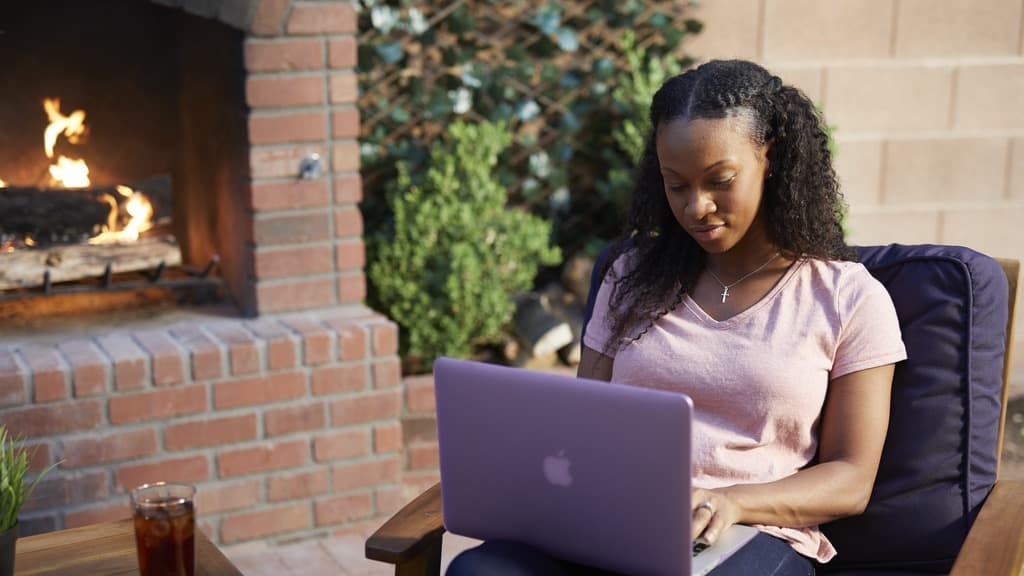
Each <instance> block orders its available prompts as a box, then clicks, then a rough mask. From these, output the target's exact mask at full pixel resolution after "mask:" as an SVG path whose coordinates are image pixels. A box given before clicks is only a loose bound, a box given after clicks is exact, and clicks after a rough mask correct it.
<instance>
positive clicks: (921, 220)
mask: <svg viewBox="0 0 1024 576" xmlns="http://www.w3.org/2000/svg"><path fill="white" fill-rule="evenodd" d="M939 217H940V214H939V211H938V210H936V209H931V208H924V209H922V208H898V209H892V208H877V207H876V208H858V209H851V210H850V213H849V214H848V215H847V217H846V230H847V238H846V240H847V242H849V243H851V244H862V245H873V244H890V243H892V242H899V243H902V244H927V243H935V242H938V240H939Z"/></svg>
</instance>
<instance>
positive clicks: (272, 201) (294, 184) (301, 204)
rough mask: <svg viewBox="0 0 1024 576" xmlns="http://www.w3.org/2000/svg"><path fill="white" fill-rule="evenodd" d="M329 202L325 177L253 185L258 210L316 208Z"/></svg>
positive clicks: (254, 207) (253, 199) (255, 207)
mask: <svg viewBox="0 0 1024 576" xmlns="http://www.w3.org/2000/svg"><path fill="white" fill-rule="evenodd" d="M335 186H337V185H335ZM329 202H330V195H329V194H328V191H327V180H324V179H323V178H320V179H316V180H296V179H291V180H288V181H285V182H256V183H254V184H253V185H252V205H253V206H252V207H253V210H255V211H257V212H270V211H274V210H294V209H299V208H316V207H319V206H326V205H327V204H328V203H329Z"/></svg>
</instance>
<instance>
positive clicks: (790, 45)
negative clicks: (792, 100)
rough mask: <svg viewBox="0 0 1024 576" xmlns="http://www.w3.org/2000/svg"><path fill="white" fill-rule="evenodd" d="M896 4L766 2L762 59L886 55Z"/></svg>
mask: <svg viewBox="0 0 1024 576" xmlns="http://www.w3.org/2000/svg"><path fill="white" fill-rule="evenodd" d="M893 1H894V0H827V1H818V2H809V1H807V0H768V1H767V3H766V5H765V17H764V53H763V54H762V56H763V57H764V58H765V59H766V60H769V61H771V60H796V61H800V60H821V59H826V58H884V57H887V56H889V48H890V46H889V45H890V44H891V36H892V15H893Z"/></svg>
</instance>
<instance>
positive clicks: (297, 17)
mask: <svg viewBox="0 0 1024 576" xmlns="http://www.w3.org/2000/svg"><path fill="white" fill-rule="evenodd" d="M287 30H288V33H289V34H352V33H354V32H356V10H355V7H354V6H352V4H350V3H348V2H295V3H293V4H292V11H291V14H290V15H289V16H288V26H287Z"/></svg>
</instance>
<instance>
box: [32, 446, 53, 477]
mask: <svg viewBox="0 0 1024 576" xmlns="http://www.w3.org/2000/svg"><path fill="white" fill-rule="evenodd" d="M25 449H26V450H28V455H29V458H28V469H29V471H30V472H39V471H41V470H43V469H45V468H46V467H47V466H49V465H50V463H52V462H53V451H52V450H51V449H50V445H49V444H46V443H45V442H44V443H39V444H25Z"/></svg>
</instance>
